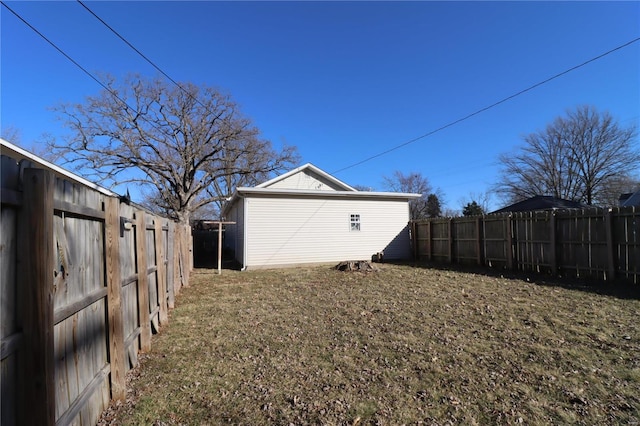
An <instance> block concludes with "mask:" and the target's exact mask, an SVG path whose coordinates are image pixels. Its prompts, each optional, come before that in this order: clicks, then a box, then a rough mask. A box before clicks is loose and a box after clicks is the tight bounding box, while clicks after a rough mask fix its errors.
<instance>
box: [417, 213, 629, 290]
mask: <svg viewBox="0 0 640 426" xmlns="http://www.w3.org/2000/svg"><path fill="white" fill-rule="evenodd" d="M411 230H412V243H413V250H414V257H415V259H416V260H418V261H424V260H428V261H437V262H449V263H466V264H477V265H485V266H491V267H502V268H506V269H514V270H521V271H535V272H545V273H550V274H553V275H563V276H573V277H582V278H592V279H598V280H607V281H609V280H613V279H620V280H626V281H630V282H633V283H635V284H637V283H638V282H640V214H639V212H638V208H637V207H625V208H614V209H596V208H593V209H584V210H556V211H537V212H518V213H506V214H496V215H486V216H476V217H457V218H437V219H429V220H424V221H414V222H412V223H411Z"/></svg>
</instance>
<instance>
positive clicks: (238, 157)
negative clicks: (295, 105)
mask: <svg viewBox="0 0 640 426" xmlns="http://www.w3.org/2000/svg"><path fill="white" fill-rule="evenodd" d="M105 85H106V86H107V87H108V90H103V91H102V92H101V93H99V94H98V95H97V96H89V97H87V98H86V101H85V103H84V104H75V105H61V106H59V107H57V108H56V110H57V111H58V112H60V113H61V114H62V116H63V117H64V118H65V121H66V125H67V126H68V127H69V128H70V129H71V130H72V136H71V137H70V138H69V140H66V141H62V142H60V141H51V142H50V147H51V149H52V150H53V151H54V152H57V153H59V154H60V155H62V156H63V158H64V160H65V162H66V163H68V164H73V165H75V166H76V168H80V169H81V170H83V172H84V173H88V171H93V172H94V173H95V177H96V178H98V179H101V180H103V182H105V183H106V184H115V183H118V184H121V183H125V182H136V183H139V184H142V185H143V186H145V187H146V188H151V189H152V195H151V198H152V199H153V200H155V203H156V204H157V205H158V207H159V208H160V209H161V210H163V211H166V212H169V213H171V214H172V215H173V216H174V217H175V218H177V219H178V220H179V221H180V222H182V223H185V224H186V223H189V219H190V216H191V214H192V213H193V212H194V211H196V210H197V209H198V208H200V207H202V206H204V205H206V204H209V203H212V202H213V203H222V202H224V200H225V199H226V198H228V197H229V196H230V194H231V192H232V191H233V188H234V186H235V185H237V184H239V183H240V182H250V181H252V179H259V178H263V177H265V176H267V175H269V174H271V173H273V172H277V171H281V170H284V169H285V168H287V167H290V166H291V165H294V164H296V162H297V161H298V155H297V151H296V149H295V147H288V146H285V147H284V148H283V149H282V151H280V152H278V151H276V150H275V149H274V148H273V147H272V145H271V143H270V142H269V141H267V140H264V139H261V138H260V134H259V131H258V129H257V128H256V127H255V126H254V125H253V124H252V122H251V120H249V119H248V118H246V117H245V116H243V115H242V113H241V112H240V111H239V109H238V106H237V105H236V104H235V103H234V102H233V100H232V99H231V98H230V96H228V95H225V94H222V93H221V92H220V91H218V90H216V89H214V88H211V87H206V86H203V87H198V86H195V85H193V84H191V83H181V84H180V87H176V86H175V85H172V84H168V83H166V82H165V81H163V80H161V79H149V80H146V79H144V78H142V77H140V76H138V75H132V76H129V77H127V78H126V79H125V80H124V81H123V82H122V84H117V82H116V81H115V79H113V78H110V77H109V78H108V81H107V83H106V84H105ZM103 184H104V183H103Z"/></svg>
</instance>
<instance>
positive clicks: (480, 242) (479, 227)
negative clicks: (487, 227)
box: [476, 216, 484, 266]
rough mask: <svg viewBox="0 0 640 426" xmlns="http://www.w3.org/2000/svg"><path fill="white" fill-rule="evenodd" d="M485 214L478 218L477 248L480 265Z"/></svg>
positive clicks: (479, 263)
mask: <svg viewBox="0 0 640 426" xmlns="http://www.w3.org/2000/svg"><path fill="white" fill-rule="evenodd" d="M483 218H484V216H478V217H477V218H476V250H477V252H478V266H482V263H483V259H482V223H483Z"/></svg>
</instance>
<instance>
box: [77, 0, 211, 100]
mask: <svg viewBox="0 0 640 426" xmlns="http://www.w3.org/2000/svg"><path fill="white" fill-rule="evenodd" d="M76 1H77V2H78V3H79V4H80V5H81V6H82V7H83V8H85V9H86V10H87V11H88V12H89V13H90V14H92V15H93V16H94V17H95V18H96V19H97V20H98V21H100V22H101V23H102V24H103V25H104V26H105V27H107V28H108V29H109V30H110V31H111V32H112V33H113V34H115V35H116V36H117V37H118V38H119V39H120V40H122V41H123V42H124V43H125V44H126V45H127V46H129V47H130V48H131V49H133V51H134V52H136V53H137V54H138V55H140V57H142V59H144V60H145V61H147V62H148V63H149V64H150V65H151V66H152V67H154V68H155V69H156V70H157V71H158V72H160V73H161V74H162V75H164V76H165V77H166V78H167V79H168V80H169V81H171V82H172V83H173V84H175V85H176V86H177V87H178V88H179V89H180V90H182V91H183V92H184V93H185V94H186V95H187V96H189V97H190V98H191V99H192V100H194V101H195V102H197V103H198V104H199V105H200V106H201V107H203V108H204V109H205V110H209V108H208V107H207V106H206V105H204V104H203V103H202V102H200V100H199V99H198V98H196V97H195V96H193V94H191V92H189V91H188V90H187V89H185V88H184V87H182V86H181V85H180V83H178V82H177V81H175V80H174V79H173V78H171V77H170V76H169V74H167V73H166V72H164V71H163V70H162V69H161V68H160V67H159V66H158V65H156V64H155V63H154V62H153V61H152V60H151V59H149V58H147V57H146V56H145V55H144V54H143V53H142V52H141V51H140V50H138V49H137V48H136V47H135V46H134V45H133V44H131V43H130V42H129V41H128V40H127V39H126V38H124V37H123V36H122V35H121V34H120V33H119V32H117V31H116V30H115V29H113V27H111V26H110V25H109V24H107V23H106V22H105V21H104V19H102V18H100V17H99V16H98V15H97V14H96V13H95V12H94V11H93V10H91V9H89V7H88V6H87V5H86V4H84V3H83V2H82V1H81V0H76Z"/></svg>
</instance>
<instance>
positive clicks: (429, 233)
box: [427, 219, 433, 262]
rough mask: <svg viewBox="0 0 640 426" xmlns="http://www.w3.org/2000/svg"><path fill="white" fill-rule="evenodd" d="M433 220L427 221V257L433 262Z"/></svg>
mask: <svg viewBox="0 0 640 426" xmlns="http://www.w3.org/2000/svg"><path fill="white" fill-rule="evenodd" d="M432 231H433V220H431V219H430V220H429V222H427V259H428V260H429V262H431V259H432V257H431V247H432V244H431V239H432V235H433V232H432Z"/></svg>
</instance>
